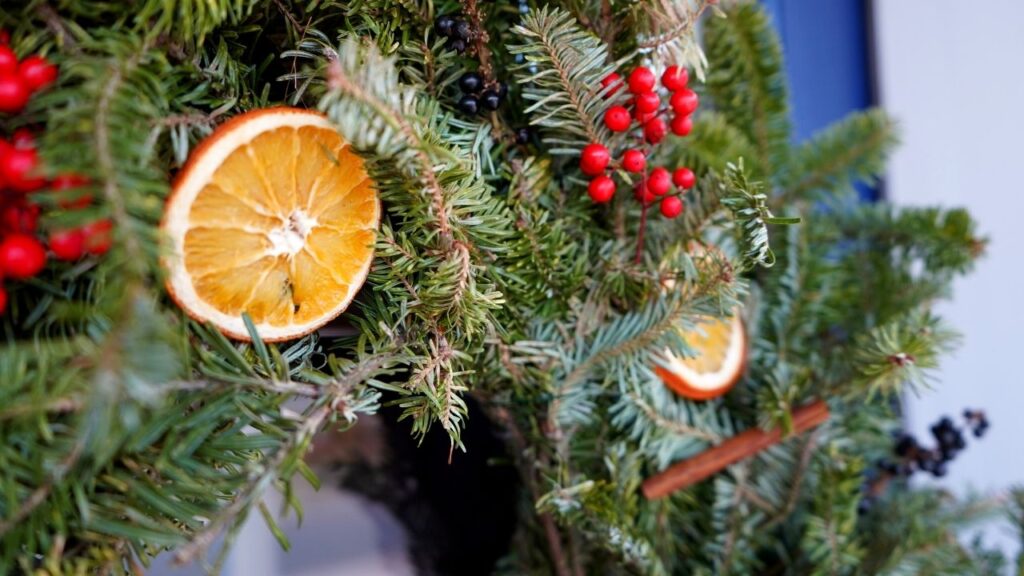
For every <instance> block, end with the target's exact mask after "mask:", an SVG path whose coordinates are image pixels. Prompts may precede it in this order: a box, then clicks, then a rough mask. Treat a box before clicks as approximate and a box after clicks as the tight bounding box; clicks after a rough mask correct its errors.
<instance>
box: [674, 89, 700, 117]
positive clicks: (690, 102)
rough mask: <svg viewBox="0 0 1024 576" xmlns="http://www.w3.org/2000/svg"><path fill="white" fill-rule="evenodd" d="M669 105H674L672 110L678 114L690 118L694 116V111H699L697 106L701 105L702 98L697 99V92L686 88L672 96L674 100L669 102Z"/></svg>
mask: <svg viewBox="0 0 1024 576" xmlns="http://www.w3.org/2000/svg"><path fill="white" fill-rule="evenodd" d="M669 104H671V105H672V109H673V110H675V111H676V112H677V113H678V114H681V115H683V116H688V115H690V114H693V112H694V110H696V109H697V106H699V105H700V98H698V97H697V93H696V92H694V91H693V90H690V89H689V88H686V89H684V90H680V91H679V92H676V93H674V94H672V99H671V100H670V101H669Z"/></svg>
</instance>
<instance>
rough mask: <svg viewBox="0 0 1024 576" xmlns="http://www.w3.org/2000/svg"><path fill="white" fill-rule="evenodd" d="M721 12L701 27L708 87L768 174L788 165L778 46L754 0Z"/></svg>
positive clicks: (785, 98) (787, 129) (757, 164)
mask: <svg viewBox="0 0 1024 576" xmlns="http://www.w3.org/2000/svg"><path fill="white" fill-rule="evenodd" d="M725 14H726V17H725V18H712V19H710V20H709V21H708V23H707V28H706V29H705V31H704V43H705V50H706V51H707V53H708V55H709V62H710V64H709V69H710V71H711V72H710V73H709V74H708V80H707V83H706V87H707V91H708V94H709V95H710V96H711V98H712V100H713V101H714V104H715V107H716V110H718V111H719V112H720V113H722V114H723V115H724V116H725V117H726V118H729V119H730V122H732V123H733V124H734V125H736V126H738V127H739V128H740V129H741V130H742V131H743V133H744V134H745V135H746V136H747V138H748V139H749V141H750V142H752V143H753V144H754V146H755V150H756V152H757V156H756V158H755V160H756V162H755V166H754V167H755V168H756V169H757V172H756V174H757V176H759V177H763V178H767V177H769V176H771V175H773V174H774V173H775V171H777V170H781V169H783V168H784V167H785V166H787V165H788V157H789V136H790V123H789V103H788V94H787V88H786V79H785V76H784V74H783V67H782V50H781V48H780V45H779V41H778V38H777V37H776V36H775V33H774V31H773V29H772V26H771V22H769V19H768V16H767V14H766V12H765V11H764V10H763V9H761V8H760V7H759V6H758V5H757V4H756V3H753V2H736V3H733V4H731V5H730V6H728V7H727V8H726V10H725Z"/></svg>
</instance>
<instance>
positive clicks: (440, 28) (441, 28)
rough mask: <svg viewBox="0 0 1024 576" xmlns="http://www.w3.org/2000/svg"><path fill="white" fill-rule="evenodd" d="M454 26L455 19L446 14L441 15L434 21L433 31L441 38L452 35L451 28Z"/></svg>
mask: <svg viewBox="0 0 1024 576" xmlns="http://www.w3.org/2000/svg"><path fill="white" fill-rule="evenodd" d="M454 25H455V19H454V18H452V17H451V16H448V15H447V14H442V15H441V16H438V17H437V19H436V20H434V30H435V31H437V33H438V34H440V35H442V36H451V35H452V26H454Z"/></svg>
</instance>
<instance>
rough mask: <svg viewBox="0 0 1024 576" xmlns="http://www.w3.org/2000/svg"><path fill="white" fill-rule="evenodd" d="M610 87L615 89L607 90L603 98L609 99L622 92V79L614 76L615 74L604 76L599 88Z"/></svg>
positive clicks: (616, 75)
mask: <svg viewBox="0 0 1024 576" xmlns="http://www.w3.org/2000/svg"><path fill="white" fill-rule="evenodd" d="M612 85H615V87H614V88H612V89H611V90H609V91H608V93H606V94H605V95H604V97H605V98H611V97H612V96H614V95H615V93H617V92H618V91H619V90H622V77H621V76H619V75H618V74H616V73H615V72H612V73H611V74H609V75H607V76H605V77H604V78H603V79H602V80H601V88H607V87H609V86H612Z"/></svg>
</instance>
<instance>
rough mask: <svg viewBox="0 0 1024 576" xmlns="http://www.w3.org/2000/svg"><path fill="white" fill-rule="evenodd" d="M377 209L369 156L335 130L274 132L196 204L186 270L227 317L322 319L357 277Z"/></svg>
mask: <svg viewBox="0 0 1024 576" xmlns="http://www.w3.org/2000/svg"><path fill="white" fill-rule="evenodd" d="M377 213H378V209H377V200H376V195H375V193H374V191H373V189H372V182H371V181H370V180H369V179H368V177H367V175H366V172H365V171H364V169H363V163H362V160H361V159H360V158H359V157H357V156H356V155H355V154H354V153H353V152H352V151H351V150H350V149H349V148H348V147H347V146H346V144H345V143H344V142H343V141H342V140H341V138H340V136H338V134H337V133H336V132H334V131H333V130H330V129H327V128H321V127H315V126H304V127H299V128H293V127H281V128H276V129H273V130H268V131H266V132H263V133H262V134H260V135H259V136H257V137H256V138H254V139H253V140H252V141H250V142H248V143H246V144H242V145H241V146H239V147H238V148H236V149H235V150H234V151H233V152H231V154H230V155H229V156H228V157H227V159H226V160H225V161H224V162H223V163H222V164H221V165H220V166H219V167H218V168H217V169H216V171H215V172H214V173H213V176H212V177H211V178H210V181H209V182H208V183H207V184H206V186H205V187H204V188H203V189H202V190H201V191H200V192H199V194H198V195H197V196H196V198H195V200H194V201H193V203H192V206H191V208H190V211H189V222H188V225H189V228H188V231H187V232H186V234H185V239H184V256H185V258H184V265H185V269H186V271H187V273H188V275H189V277H190V278H191V280H192V284H193V286H194V288H195V290H196V294H197V295H198V296H199V298H201V299H202V300H204V301H205V302H207V303H209V304H210V305H211V306H213V307H214V308H216V309H217V310H219V311H221V312H223V313H225V314H228V315H231V316H237V315H240V314H241V313H242V312H248V313H249V315H250V316H251V317H252V319H253V321H254V322H255V323H257V324H261V323H269V324H273V325H287V324H303V323H306V322H310V321H315V320H316V319H318V318H320V317H322V316H323V315H324V314H326V313H328V312H330V311H331V310H332V309H333V308H334V307H335V306H336V305H337V303H338V302H339V300H340V299H341V298H343V297H344V296H345V295H347V294H348V293H349V292H350V291H351V290H350V286H352V285H353V284H354V283H356V282H358V281H359V279H358V278H357V276H358V274H359V273H360V271H361V269H362V268H363V266H364V264H365V262H366V261H367V259H368V258H369V257H370V254H371V253H372V249H373V246H372V245H373V241H374V236H375V232H374V229H375V226H376V218H377Z"/></svg>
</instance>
